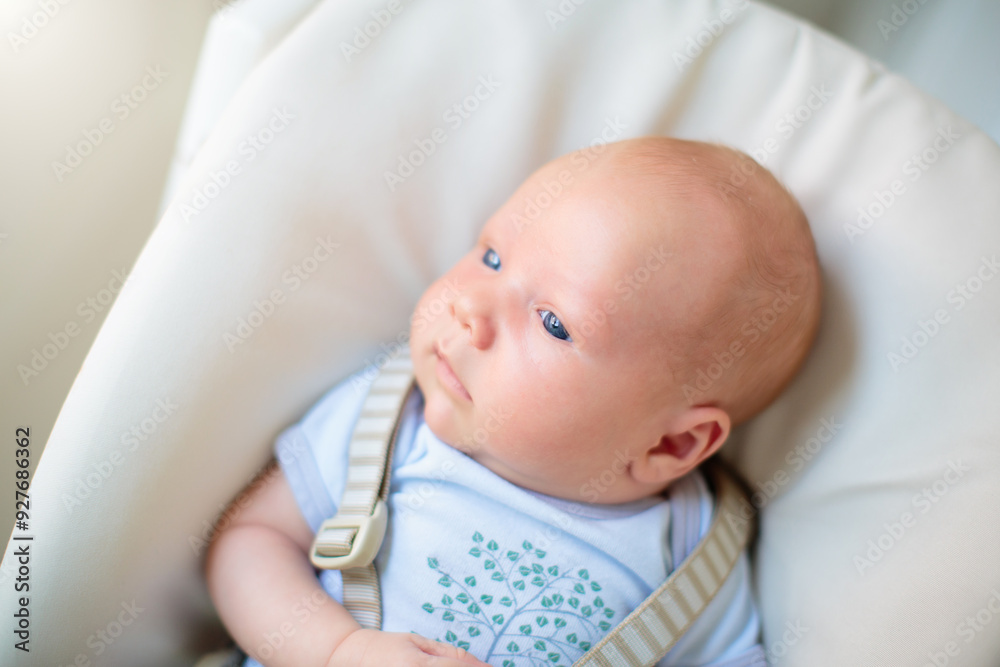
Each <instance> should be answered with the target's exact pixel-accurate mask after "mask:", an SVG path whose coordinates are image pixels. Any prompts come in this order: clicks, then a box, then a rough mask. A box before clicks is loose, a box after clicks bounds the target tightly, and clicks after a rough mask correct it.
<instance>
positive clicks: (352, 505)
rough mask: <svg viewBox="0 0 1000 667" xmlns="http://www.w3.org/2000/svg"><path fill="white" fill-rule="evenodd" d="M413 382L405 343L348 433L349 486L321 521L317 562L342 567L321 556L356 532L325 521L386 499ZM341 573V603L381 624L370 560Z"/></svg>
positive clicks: (363, 516) (351, 519)
mask: <svg viewBox="0 0 1000 667" xmlns="http://www.w3.org/2000/svg"><path fill="white" fill-rule="evenodd" d="M414 387H415V384H414V380H413V368H412V365H411V362H410V356H409V350H408V349H407V348H404V349H403V350H402V352H401V353H400V354H399V356H397V357H396V358H394V359H392V360H391V361H389V363H387V364H386V365H385V367H384V368H382V370H381V372H380V374H379V376H378V378H376V379H375V381H374V382H373V383H372V385H371V388H370V389H369V392H368V396H367V398H366V399H365V402H364V405H362V407H361V414H360V415H359V416H358V420H357V422H356V423H355V425H354V432H353V434H352V436H351V442H350V446H349V454H348V456H349V462H348V471H347V485H346V487H345V488H344V495H343V497H342V498H341V502H340V505H339V507H338V508H337V515H336V516H335V517H334V518H333V519H331V520H328V521H326V522H324V524H323V525H322V526H320V529H319V531H318V532H317V533H316V539H315V541H314V542H313V556H314V557H313V559H312V560H313V564H315V565H316V566H317V567H325V568H329V569H340V568H339V567H337V565H335V564H329V563H327V562H325V561H324V560H323V559H326V558H335V557H342V556H346V555H347V554H349V553H351V550H352V548H353V547H354V540H355V538H356V537H357V536H358V533H359V529H358V528H357V527H356V526H351V527H334V526H329V525H328V524H334V523H337V522H340V523H363V522H365V521H368V520H369V519H370V518H371V517H372V514H373V512H374V511H375V506H376V503H377V502H378V501H379V500H382V501H383V502H384V501H385V499H386V497H387V495H388V492H389V475H390V470H391V461H392V450H393V445H394V444H395V441H396V434H397V432H398V427H399V418H400V415H401V414H402V412H403V405H404V404H405V403H406V400H407V398H408V397H409V396H410V393H411V392H412V391H413V390H414ZM383 536H384V527H383V528H382V529H381V530H380V531H379V534H377V535H374V536H372V539H377V540H378V543H379V544H381V541H382V538H383ZM375 553H377V549H375V552H373V553H372V559H374V557H375ZM341 574H342V577H343V582H344V607H345V608H346V609H347V611H349V612H350V613H351V615H352V616H354V618H355V620H357V621H358V623H360V624H361V626H362V627H365V628H373V629H379V628H380V627H381V626H382V605H381V596H380V591H379V584H378V573H377V572H376V571H375V566H374V564H372V563H371V561H369V562H368V563H364V564H362V566H360V567H350V568H348V569H344V570H343V571H342V573H341Z"/></svg>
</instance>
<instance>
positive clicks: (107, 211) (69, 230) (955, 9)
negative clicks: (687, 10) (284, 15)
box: [0, 0, 1000, 525]
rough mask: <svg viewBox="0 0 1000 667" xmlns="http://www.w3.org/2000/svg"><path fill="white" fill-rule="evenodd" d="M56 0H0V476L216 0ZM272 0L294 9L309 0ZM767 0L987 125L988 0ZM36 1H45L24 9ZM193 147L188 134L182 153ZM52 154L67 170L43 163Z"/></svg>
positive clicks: (41, 425) (89, 334)
mask: <svg viewBox="0 0 1000 667" xmlns="http://www.w3.org/2000/svg"><path fill="white" fill-rule="evenodd" d="M62 1H63V2H65V4H60V0H4V1H3V2H2V3H0V32H2V34H3V36H4V38H3V43H2V44H0V156H2V161H0V442H2V443H5V445H4V446H3V447H0V489H9V488H10V484H11V482H12V481H13V476H14V448H13V446H12V445H13V440H14V431H15V429H16V428H17V427H18V426H30V427H31V435H32V445H31V449H32V466H31V468H32V470H33V469H34V465H35V464H36V463H37V460H38V457H39V455H40V454H41V451H42V448H43V445H44V443H45V442H46V440H47V439H48V436H49V433H50V432H51V430H52V425H53V423H54V422H55V419H56V416H57V415H58V413H59V409H60V407H61V405H62V402H63V400H64V398H65V397H66V394H67V393H68V392H69V389H70V386H71V385H72V383H73V379H74V378H75V377H76V374H77V372H78V371H79V369H80V366H81V364H82V363H83V360H84V357H85V356H86V353H87V350H88V348H89V347H90V344H91V342H92V341H93V340H94V337H95V336H96V335H97V332H98V330H99V328H100V325H101V322H103V320H104V316H105V315H106V314H107V310H108V306H109V305H110V299H111V297H113V295H114V293H115V292H116V291H117V290H118V289H119V287H120V282H119V279H118V276H117V275H116V274H118V275H127V274H128V272H129V270H130V269H131V267H132V264H133V263H134V261H135V258H136V257H137V256H138V254H139V251H140V250H141V249H142V246H143V243H144V242H145V240H146V238H147V237H148V236H149V233H150V231H151V230H152V229H153V227H154V225H155V224H156V221H157V214H158V211H159V210H160V205H161V199H162V197H163V194H164V188H165V186H166V183H167V181H168V177H169V176H170V174H171V158H172V156H173V155H174V152H175V148H176V147H177V142H178V132H179V130H180V127H181V119H182V116H183V114H184V110H185V103H186V101H187V98H188V93H189V91H190V89H191V85H192V80H193V77H194V72H195V67H196V65H197V62H198V57H199V51H200V47H201V43H202V39H203V37H204V35H205V31H206V28H207V26H208V22H209V19H210V17H211V15H212V13H213V12H214V11H216V10H217V9H219V8H223V7H224V5H223V3H222V1H221V0H169V1H168V0H62ZM272 1H273V2H276V3H279V4H281V3H282V0H272ZM253 2H257V3H260V2H261V0H253ZM287 4H289V5H296V7H297V9H295V12H291V13H295V14H296V15H297V13H298V12H300V11H301V9H302V8H303V7H307V6H308V4H309V1H307V0H296V2H288V3H287ZM547 4H552V5H555V4H556V2H555V0H551V2H548V3H547ZM772 4H776V5H778V6H780V7H783V8H784V9H786V10H788V11H791V12H793V13H797V14H799V15H801V16H803V17H804V18H806V19H807V20H809V21H812V22H813V23H816V24H818V25H820V26H821V27H823V28H825V29H826V30H828V31H830V32H833V33H835V34H837V35H839V36H840V37H842V38H843V39H844V40H846V41H847V42H849V43H851V44H853V45H855V46H856V47H857V48H859V49H860V50H862V51H864V52H865V53H867V54H869V55H870V56H872V57H874V58H876V59H877V60H880V61H882V62H883V63H885V65H886V66H887V67H888V68H889V69H891V70H894V71H896V72H899V73H901V74H903V75H904V76H906V77H908V78H909V79H910V80H911V81H913V82H914V83H915V84H917V85H918V86H920V87H921V88H923V89H924V90H925V91H927V92H929V93H931V94H932V95H934V96H936V97H938V98H939V99H942V100H944V101H945V102H946V103H948V104H949V105H950V106H951V107H952V108H953V109H955V110H956V111H957V112H959V113H960V114H962V115H964V116H965V117H966V118H968V119H970V120H971V121H973V122H974V123H976V124H977V125H979V126H980V127H981V128H982V129H983V130H985V131H986V132H987V133H989V134H990V135H991V136H992V137H993V138H994V139H995V140H998V139H1000V77H998V75H997V69H996V63H998V62H1000V41H998V40H996V39H995V36H996V34H997V33H998V32H1000V3H998V2H996V0H951V1H948V2H944V1H940V0H938V1H933V2H932V1H930V0H867V1H864V0H842V1H837V2H835V1H834V0H779V1H776V2H774V3H772ZM904 6H905V8H906V9H907V10H909V11H910V12H911V14H912V15H907V14H897V16H896V20H897V22H900V23H902V21H900V20H899V17H900V16H906V21H905V23H902V25H900V26H899V29H898V30H892V31H890V30H889V29H887V28H886V27H885V26H886V25H893V24H892V15H893V12H894V10H895V9H896V8H900V9H899V10H898V11H900V12H902V11H903V10H902V9H901V8H902V7H904ZM45 8H48V14H51V16H48V15H45V16H44V19H42V18H38V17H39V16H40V15H42V14H44V13H45ZM33 19H35V20H33ZM880 21H881V22H882V23H881V24H880ZM36 24H38V25H36ZM893 27H896V26H894V25H893ZM151 72H153V73H156V76H155V77H154V76H153V74H151ZM144 83H145V87H144V86H143V84H144ZM137 86H139V88H136V87H137ZM123 95H124V96H125V98H124V99H123V98H122V96H123ZM139 98H142V99H139ZM102 123H103V125H102ZM102 128H105V129H106V128H112V129H113V131H112V132H110V133H105V132H104V131H102ZM85 137H90V142H91V143H93V144H95V145H94V148H93V150H92V151H91V153H90V154H89V155H86V156H81V157H80V159H79V164H78V166H73V165H74V164H76V161H75V159H74V158H70V159H71V160H72V161H71V162H69V163H67V146H68V145H76V144H77V143H78V142H80V141H82V140H84V138H85ZM194 147H195V146H192V145H191V143H190V137H189V141H188V143H187V144H186V145H185V146H184V147H183V149H184V150H183V151H182V153H183V155H182V158H184V157H186V156H189V155H190V153H191V151H192V150H193V148H194ZM54 162H60V163H64V164H68V166H69V167H72V169H71V171H67V170H63V169H58V172H59V173H57V170H56V169H54V167H53V163H54ZM183 164H184V159H181V160H179V161H178V162H176V163H175V164H174V168H173V172H174V176H176V173H177V170H178V168H182V167H183ZM60 179H61V180H60ZM88 300H91V301H90V302H88ZM67 332H69V333H67ZM70 334H74V335H70ZM47 345H48V347H46V346H47ZM36 351H37V352H38V356H36V357H35V367H34V368H33V366H32V359H33V356H35V352H36ZM46 355H47V356H48V357H51V358H46ZM43 363H44V368H42V366H43ZM19 366H20V367H22V369H21V370H19ZM36 368H39V369H41V370H37V374H35V373H36ZM24 369H31V370H30V371H25V370H24ZM0 525H2V524H0ZM8 525H9V524H8Z"/></svg>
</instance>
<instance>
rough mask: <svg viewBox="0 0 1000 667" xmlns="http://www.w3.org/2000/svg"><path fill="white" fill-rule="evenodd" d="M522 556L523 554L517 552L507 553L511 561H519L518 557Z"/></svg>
mask: <svg viewBox="0 0 1000 667" xmlns="http://www.w3.org/2000/svg"><path fill="white" fill-rule="evenodd" d="M520 555H521V554H519V553H517V552H516V551H508V552H507V558H508V559H510V560H512V561H514V560H517V557H518V556H520Z"/></svg>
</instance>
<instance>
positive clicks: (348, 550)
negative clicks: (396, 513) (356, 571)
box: [309, 498, 389, 570]
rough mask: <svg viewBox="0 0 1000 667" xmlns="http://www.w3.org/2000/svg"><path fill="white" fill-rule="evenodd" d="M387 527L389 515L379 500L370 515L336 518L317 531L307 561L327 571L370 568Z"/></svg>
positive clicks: (340, 515) (348, 515) (345, 515)
mask: <svg viewBox="0 0 1000 667" xmlns="http://www.w3.org/2000/svg"><path fill="white" fill-rule="evenodd" d="M388 523H389V512H388V511H387V510H386V506H385V501H384V500H382V499H381V498H379V499H378V500H377V501H376V502H375V508H374V509H373V510H372V513H371V514H367V515H365V514H337V515H336V516H334V517H333V518H332V519H327V520H326V521H324V522H323V523H322V525H321V526H320V527H319V530H318V531H316V539H314V540H313V544H312V548H311V549H310V550H309V560H310V561H312V564H313V565H315V566H316V567H318V568H321V569H326V570H346V569H348V568H352V567H365V566H366V565H370V564H371V563H372V561H374V560H375V556H376V554H378V550H379V548H380V547H381V546H382V540H383V539H384V538H385V529H386V526H387V525H388Z"/></svg>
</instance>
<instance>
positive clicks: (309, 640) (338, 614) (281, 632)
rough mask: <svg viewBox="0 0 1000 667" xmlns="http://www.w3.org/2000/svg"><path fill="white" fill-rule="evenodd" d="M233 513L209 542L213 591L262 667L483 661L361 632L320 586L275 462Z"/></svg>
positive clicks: (444, 665)
mask: <svg viewBox="0 0 1000 667" xmlns="http://www.w3.org/2000/svg"><path fill="white" fill-rule="evenodd" d="M238 507H242V509H237V508H238ZM232 510H236V511H232ZM229 513H230V514H233V515H234V516H233V517H232V519H231V521H230V523H229V525H228V526H227V527H226V528H225V529H224V530H221V531H220V532H219V533H217V534H216V536H215V538H214V539H213V541H212V544H211V546H210V547H209V551H208V558H207V562H206V564H205V575H206V578H207V580H208V590H209V593H210V594H211V596H212V600H213V601H214V602H215V606H216V608H217V609H218V611H219V615H220V616H221V617H222V621H223V622H224V623H225V625H226V627H227V628H228V629H229V632H230V633H231V634H232V635H233V638H234V639H235V640H236V642H237V643H238V644H239V645H240V646H242V647H243V648H244V650H246V651H247V652H248V653H249V654H250V655H251V656H253V657H254V658H255V659H256V660H258V661H259V662H261V663H262V664H265V665H267V666H268V667H282V666H284V665H288V666H290V667H313V666H315V667H340V666H344V667H346V666H348V665H350V666H351V667H354V666H357V665H378V666H379V667H384V665H427V666H431V665H433V666H434V667H438V666H440V667H461V666H462V665H485V663H482V662H480V661H479V660H476V659H475V658H473V657H472V656H470V655H468V654H466V653H465V652H464V651H462V650H461V649H459V648H456V647H454V646H449V645H446V644H440V643H438V642H435V641H431V640H429V639H426V638H424V637H421V636H419V635H415V634H407V633H386V632H379V631H376V630H362V629H361V626H360V625H358V623H357V621H355V620H354V618H353V617H352V616H351V615H350V614H349V613H348V612H347V610H345V609H344V608H343V607H342V606H341V605H340V604H338V603H337V602H336V601H335V600H333V599H332V598H330V597H329V596H328V595H327V594H326V592H325V591H324V590H323V588H322V586H321V585H320V583H319V579H318V578H317V577H316V573H315V571H314V570H313V567H312V564H311V563H310V562H309V558H308V550H309V548H310V546H311V545H312V540H313V533H312V531H311V530H310V528H309V526H308V524H306V522H305V519H304V518H303V517H302V515H301V514H300V513H299V509H298V506H297V505H296V504H295V498H294V496H293V495H292V491H291V489H290V488H289V486H288V482H287V481H286V480H285V477H284V475H283V474H281V472H280V471H279V470H278V468H277V467H276V466H275V467H273V468H271V469H270V470H269V471H268V472H267V474H266V475H265V476H264V477H263V478H262V479H261V480H260V481H258V482H257V483H256V484H254V485H253V486H252V487H250V489H249V490H248V492H247V495H246V496H245V497H244V498H243V499H242V500H241V502H240V505H238V506H236V507H234V508H232V509H231V510H230V512H229ZM268 638H271V639H272V641H271V642H269V641H268ZM275 638H280V639H281V640H282V642H281V643H280V645H279V646H274V644H278V641H275V640H274V639H275ZM261 649H263V651H262V650H261ZM264 655H266V656H267V657H266V658H265V657H264ZM433 656H441V657H439V658H435V657H433Z"/></svg>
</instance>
